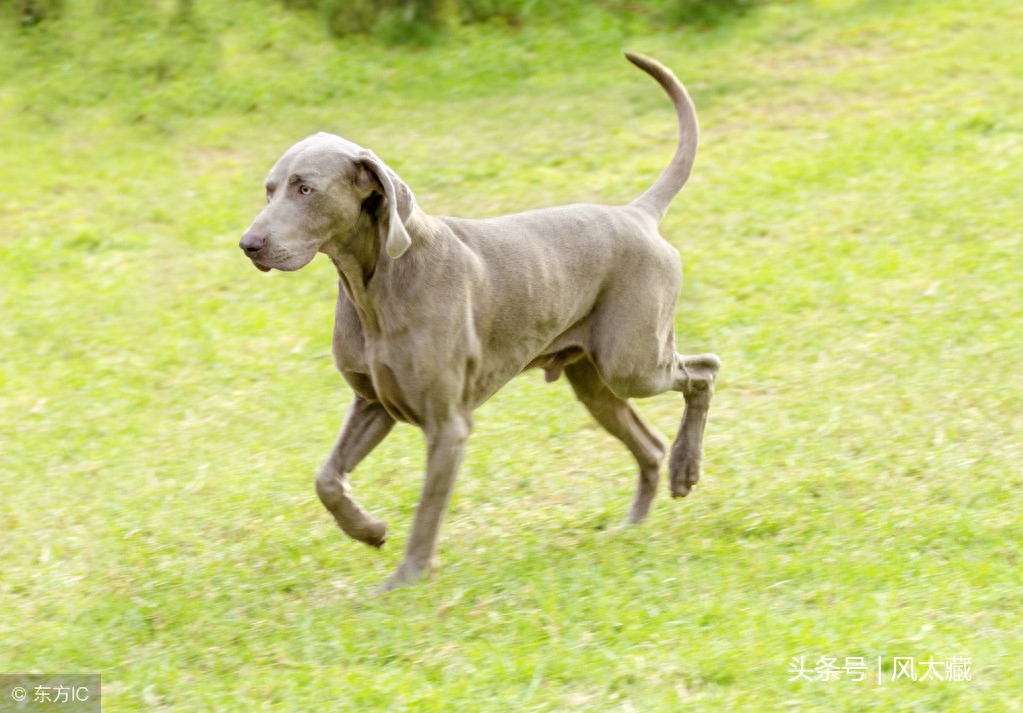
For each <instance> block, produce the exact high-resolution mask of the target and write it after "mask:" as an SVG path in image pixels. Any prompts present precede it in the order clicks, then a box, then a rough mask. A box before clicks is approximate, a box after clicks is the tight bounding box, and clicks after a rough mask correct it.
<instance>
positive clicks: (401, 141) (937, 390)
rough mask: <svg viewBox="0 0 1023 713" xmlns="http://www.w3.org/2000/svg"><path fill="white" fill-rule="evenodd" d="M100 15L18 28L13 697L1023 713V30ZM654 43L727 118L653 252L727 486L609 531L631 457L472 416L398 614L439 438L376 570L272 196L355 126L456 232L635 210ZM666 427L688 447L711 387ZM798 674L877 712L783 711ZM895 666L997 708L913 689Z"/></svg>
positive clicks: (1005, 19) (562, 424)
mask: <svg viewBox="0 0 1023 713" xmlns="http://www.w3.org/2000/svg"><path fill="white" fill-rule="evenodd" d="M71 5H72V6H71V7H70V8H69V10H68V12H69V13H70V14H71V15H70V17H69V18H68V20H67V22H65V23H61V24H57V25H47V23H43V24H42V25H40V26H39V27H37V28H34V29H33V30H31V31H29V32H27V31H21V30H17V29H15V26H14V25H13V23H6V24H5V26H4V27H3V28H2V29H0V43H2V44H3V46H4V51H3V52H2V53H0V76H3V77H6V79H5V80H4V83H3V84H2V85H0V155H2V156H3V159H4V170H3V171H2V172H0V224H2V225H3V226H4V228H5V229H4V231H3V234H2V236H0V314H2V317H0V492H2V501H0V530H2V532H3V537H0V558H2V559H0V562H2V563H3V567H4V574H3V577H2V579H0V644H2V645H0V670H2V671H8V672H16V671H66V672H71V671H96V672H101V673H102V674H103V680H104V699H105V702H106V708H107V709H108V710H117V711H121V710H124V711H135V710H139V711H142V710H145V711H152V710H157V711H161V710H166V711H172V710H173V711H179V710H181V711H193V710H195V711H201V710H209V711H232V710H239V711H242V710H244V711H252V710H294V711H306V710H309V711H312V710H323V709H325V708H331V709H339V710H395V711H398V710H415V711H429V710H438V711H439V710H473V711H476V710H479V711H505V710H516V711H518V710H521V711H554V710H558V711H561V710H587V711H657V710H663V711H678V710H693V711H704V710H727V711H767V710H789V709H792V710H813V711H817V710H820V711H836V710H841V711H868V710H870V711H872V710H893V711H1014V710H1016V711H1018V710H1021V709H1023V694H1021V691H1023V676H1021V674H1020V671H1019V668H1018V666H1017V665H1016V662H1017V661H1018V659H1019V658H1020V656H1021V655H1023V648H1021V644H1020V639H1019V635H1018V634H1019V627H1020V616H1019V612H1020V611H1021V610H1023V587H1021V586H1020V562H1019V542H1020V540H1021V538H1023V524H1021V520H1020V517H1019V514H1018V509H1017V508H1018V493H1019V492H1020V488H1021V487H1023V386H1021V384H1020V379H1019V374H1020V373H1021V370H1023V340H1021V339H1020V336H1019V332H1020V324H1021V323H1023V299H1021V298H1020V287H1019V285H1020V283H1021V278H1023V262H1021V260H1020V255H1023V232H1021V229H1020V220H1019V206H1020V205H1021V204H1023V169H1021V166H1023V121H1021V119H1020V118H1019V111H1018V107H1019V106H1020V102H1021V99H1023V81H1021V80H1020V77H1021V76H1023V59H1021V57H1020V55H1019V53H1018V51H1017V44H1018V37H1017V34H1018V33H1016V32H1015V29H1014V28H1016V27H1018V26H1019V25H1020V23H1021V22H1023V10H1021V9H1020V7H1019V6H1018V5H1017V4H1016V3H1011V2H1008V1H1007V0H992V1H991V2H988V3H971V2H966V1H965V0H933V1H931V2H923V1H922V0H911V1H908V2H904V3H899V4H897V5H896V6H891V5H890V4H883V3H877V2H853V1H852V0H828V1H824V0H821V1H820V2H814V3H810V2H801V3H786V4H769V5H766V6H763V7H760V8H758V9H757V10H756V11H755V12H753V13H751V14H749V15H746V16H745V17H743V18H741V19H739V20H736V21H734V22H732V23H729V24H726V25H723V26H720V27H718V28H716V29H714V30H711V31H706V32H693V31H686V30H677V31H653V30H651V29H649V28H647V27H646V26H644V25H642V24H639V22H638V20H637V21H632V20H627V19H622V18H621V17H618V18H611V17H610V16H604V15H601V14H592V15H589V16H586V17H583V18H581V19H580V20H579V22H578V24H576V25H574V26H573V27H571V28H558V27H549V26H527V27H524V28H522V29H520V30H517V31H515V32H509V31H504V30H499V29H492V28H486V27H484V28H466V29H463V30H460V31H459V32H458V34H457V35H456V37H455V38H454V39H452V40H450V41H448V42H446V43H441V44H439V45H437V46H434V47H431V48H429V49H425V50H408V49H401V50H398V49H389V48H386V47H382V46H379V45H376V44H373V43H371V42H368V41H363V40H358V39H346V40H345V41H344V42H341V43H336V42H332V41H330V40H328V39H327V38H326V37H325V36H324V30H323V29H322V27H321V25H320V23H319V21H318V20H317V18H315V17H312V16H304V15H301V14H299V15H294V14H286V13H284V12H282V11H280V10H276V9H273V8H270V9H267V7H266V6H265V5H263V4H259V3H255V2H243V1H242V0H237V1H236V2H231V3H224V4H222V5H221V6H217V7H213V6H205V5H204V6H203V7H202V8H200V20H201V25H200V27H199V28H198V29H195V28H191V29H190V28H181V27H173V26H170V27H168V26H166V24H165V23H163V22H162V21H161V22H156V21H153V20H152V19H151V18H144V17H141V18H140V17H124V16H115V17H111V16H96V15H95V14H93V13H91V12H90V11H88V10H87V9H82V8H81V7H80V6H79V5H75V4H71ZM168 12H169V10H168ZM75 13H79V14H78V15H77V16H76V15H75ZM101 40H102V41H101ZM622 48H627V49H636V50H641V51H644V52H647V53H649V54H652V55H654V56H656V57H659V58H661V59H662V60H664V61H665V62H666V63H667V64H669V65H670V66H672V67H673V68H674V69H675V70H676V72H677V73H678V74H679V76H680V77H681V78H682V79H683V80H684V81H685V82H686V83H687V85H688V86H689V87H690V89H691V91H692V93H693V96H694V99H695V101H696V103H697V106H698V109H699V112H700V118H701V123H702V127H703V142H702V146H701V153H700V158H699V161H698V163H697V167H696V171H695V174H694V177H693V180H692V181H691V183H690V185H689V186H688V187H687V188H686V190H685V192H684V193H683V194H682V196H680V198H679V199H678V200H677V201H676V203H675V205H674V207H673V209H672V211H671V213H670V214H669V216H668V218H667V219H666V220H665V222H664V224H663V225H662V232H663V234H664V235H665V236H666V238H667V239H668V240H670V241H671V242H672V243H673V244H674V245H676V246H677V247H678V248H679V250H680V251H681V253H682V255H683V260H684V263H685V266H686V275H687V280H686V284H685V286H684V289H683V295H682V298H681V302H680V305H679V311H678V328H679V348H680V350H682V351H685V352H690V353H692V352H695V351H704V350H711V351H715V352H717V353H718V354H719V355H720V356H721V357H722V358H723V360H724V363H725V366H724V369H723V371H722V376H721V381H720V383H719V388H718V392H717V394H716V396H715V402H714V404H713V408H712V412H711V421H710V425H709V430H708V442H707V460H706V464H705V465H706V471H707V474H706V477H705V479H704V480H703V481H702V482H701V483H700V485H699V486H698V488H697V489H696V491H695V492H694V494H693V495H692V496H690V497H689V498H688V499H687V500H685V501H674V502H673V501H670V500H669V499H668V498H666V497H663V495H664V492H663V490H662V498H661V499H659V500H658V502H657V503H656V504H655V508H654V513H653V515H652V517H651V520H650V522H649V523H648V524H646V525H644V526H642V527H639V528H632V529H628V530H617V529H614V527H613V526H614V525H615V524H616V523H617V522H618V520H619V518H620V517H621V516H622V515H623V514H624V511H625V508H626V506H627V504H628V501H629V498H630V495H631V490H632V487H633V479H634V465H633V463H632V462H631V459H630V457H629V456H628V455H627V453H625V451H624V449H623V448H621V447H620V446H619V444H617V443H616V442H614V441H613V440H612V439H611V438H610V437H609V436H607V435H605V434H604V433H603V432H602V431H600V430H599V429H598V428H597V427H595V426H594V425H593V424H592V422H591V421H590V419H589V418H588V416H587V415H586V414H585V412H584V410H583V409H582V407H581V406H579V405H577V404H576V403H575V402H574V400H573V399H572V398H571V395H570V391H569V389H568V388H567V386H566V385H565V384H564V382H558V383H556V384H553V385H546V384H544V383H543V379H542V378H541V377H540V375H539V373H538V372H536V373H530V374H527V375H526V376H524V377H522V378H520V379H518V380H516V381H514V382H512V383H511V384H510V385H509V386H508V387H507V388H506V389H505V390H504V391H502V392H501V393H500V394H499V395H498V396H497V397H495V398H494V399H493V400H492V401H491V402H490V403H488V404H487V405H486V406H484V407H483V408H482V409H480V411H479V412H478V413H477V417H476V429H475V433H474V436H473V439H472V441H471V444H470V452H469V455H468V457H467V460H466V464H465V466H464V467H463V470H462V475H461V477H460V480H459V485H458V488H457V490H456V493H455V496H454V501H453V503H452V507H451V511H450V514H449V517H448V519H447V522H446V525H445V528H444V531H443V539H442V544H441V557H442V562H443V567H442V569H441V570H440V571H439V572H438V573H437V575H435V576H434V578H433V579H432V580H431V581H430V582H428V583H426V584H425V585H423V586H419V587H416V588H413V589H409V590H404V591H401V592H398V593H395V594H393V595H391V596H388V597H385V598H382V599H377V598H374V597H373V596H372V592H373V590H374V589H375V587H376V586H378V585H379V584H380V582H381V581H382V579H383V578H384V577H385V576H386V574H387V573H388V572H389V571H390V570H391V569H393V568H394V566H395V565H396V564H397V561H398V559H399V557H400V553H401V551H402V549H403V546H404V537H405V534H406V532H407V530H408V527H409V525H410V522H411V518H412V515H413V512H414V507H415V503H416V497H417V489H418V484H419V481H420V471H421V468H422V466H423V455H422V451H423V443H422V439H421V437H420V435H419V434H418V433H417V432H416V431H415V430H414V429H411V428H408V427H399V428H398V429H396V430H395V432H394V433H393V434H392V435H391V436H390V437H389V438H388V440H387V441H386V442H385V443H384V444H383V445H382V446H381V447H380V448H378V449H377V450H376V451H375V452H374V453H373V454H372V455H371V456H370V458H369V459H368V460H367V461H366V462H365V463H364V464H363V466H362V467H361V468H360V469H359V470H358V471H357V472H356V474H355V477H354V484H355V488H356V491H357V492H358V493H359V494H361V498H362V500H363V501H364V502H365V503H366V504H367V506H368V507H370V509H371V510H373V511H374V512H375V513H377V514H379V515H381V516H382V517H385V518H386V519H387V520H388V521H389V523H390V525H391V528H392V533H393V536H392V540H391V542H389V543H388V545H387V546H386V547H385V548H384V549H383V550H382V551H381V552H379V553H378V552H374V551H372V550H370V549H368V548H366V547H364V546H361V545H357V544H354V543H352V542H349V541H347V540H346V539H344V538H343V537H342V535H341V534H340V533H339V532H337V531H336V529H335V528H334V526H333V524H332V521H331V520H330V518H329V516H328V515H327V514H326V512H325V511H324V510H323V509H322V507H321V506H320V504H319V502H318V501H317V499H316V496H315V493H314V490H313V487H312V475H313V473H314V472H315V470H316V468H317V467H318V466H319V464H320V462H321V460H322V459H323V458H324V457H325V456H326V454H327V450H328V448H329V445H330V442H331V440H332V438H333V436H334V434H335V432H336V429H337V427H338V424H339V421H340V418H341V416H342V414H343V411H344V408H345V405H346V403H347V400H348V398H349V393H348V391H347V389H346V388H345V386H344V385H343V382H342V381H341V380H340V378H339V377H338V376H337V375H336V373H335V372H334V370H333V366H332V363H331V360H330V356H329V337H330V327H331V317H332V304H333V300H334V297H335V280H334V279H333V278H332V268H331V267H330V266H329V264H328V263H327V262H326V261H325V260H323V259H317V260H316V261H314V263H313V264H312V265H311V266H310V267H308V268H306V269H305V270H304V271H302V272H300V273H297V274H291V275H284V274H279V273H270V274H269V275H263V274H261V273H257V272H256V271H255V270H253V269H252V267H251V266H250V265H249V264H248V262H247V261H246V260H244V259H243V258H242V256H241V255H240V253H239V252H238V250H237V248H236V243H237V239H238V237H239V235H240V233H241V232H242V231H243V230H244V228H245V227H246V226H247V225H248V223H249V221H250V220H251V218H252V217H253V216H254V215H255V214H256V212H257V211H258V210H259V208H260V204H261V202H262V190H261V181H262V179H263V177H264V175H265V173H266V171H267V170H268V169H269V167H270V165H271V164H272V163H273V161H274V160H275V159H276V157H277V156H278V155H279V154H280V152H281V151H283V150H284V149H285V148H287V146H289V145H290V144H291V143H292V142H293V141H295V140H297V139H298V138H301V137H302V136H304V135H306V134H307V133H310V132H312V131H314V130H319V129H327V130H332V131H336V132H339V133H342V134H344V135H345V136H347V137H349V138H351V139H353V140H355V141H357V142H359V143H361V144H363V145H366V146H370V147H373V148H374V149H375V150H376V151H377V153H378V154H379V155H380V156H381V157H383V158H384V160H386V161H387V162H388V163H389V164H390V165H391V166H392V167H393V168H395V169H396V170H397V171H398V173H399V174H400V175H401V176H402V177H403V178H404V179H405V180H406V181H407V182H408V183H409V185H410V186H412V188H413V190H415V191H416V193H417V196H418V199H419V202H420V204H421V205H422V206H423V207H424V208H425V209H426V210H428V211H430V212H433V213H448V214H458V215H467V216H483V215H490V214H494V213H498V212H504V211H511V210H517V209H524V208H528V207H535V206H539V205H551V204H556V203H562V202H567V201H574V200H587V201H594V200H600V201H605V202H617V201H626V200H629V199H631V198H632V197H634V196H635V195H637V194H638V192H640V191H641V190H642V189H643V188H644V187H645V186H647V185H648V184H649V183H650V182H651V181H652V180H653V178H654V177H655V176H656V174H657V173H658V172H659V171H660V170H661V168H663V166H664V165H665V164H666V162H667V160H668V157H669V156H670V153H671V150H672V147H673V144H674V130H673V122H672V117H671V112H670V107H669V105H668V103H667V101H666V100H665V98H664V97H663V96H662V95H661V93H660V90H659V89H657V87H656V85H654V84H653V83H652V82H651V81H650V80H649V79H647V78H645V77H643V76H642V75H641V74H639V73H637V72H636V71H635V70H634V69H633V68H631V67H630V66H629V65H628V64H627V63H626V62H625V61H624V60H623V59H622V58H621V56H620V50H621V49H622ZM640 408H641V410H642V411H643V412H644V414H645V415H646V416H647V417H648V419H649V420H650V421H651V422H652V423H653V424H655V425H656V426H657V427H658V428H660V429H661V430H662V431H663V432H664V433H666V434H668V435H671V434H672V433H673V432H674V428H675V427H676V426H677V422H678V419H679V417H680V414H681V402H680V399H678V398H676V397H675V396H666V397H663V398H656V399H650V400H647V401H644V402H643V403H641V404H640ZM799 656H803V657H805V659H806V661H807V663H808V664H810V665H813V664H815V663H816V662H817V661H818V660H819V659H820V658H821V657H834V658H837V659H838V662H839V664H841V663H842V662H844V659H845V658H846V657H861V656H862V657H865V659H866V660H867V663H868V664H869V665H870V666H871V667H873V666H876V661H877V658H878V657H882V660H883V663H884V667H885V669H884V674H885V682H884V685H881V686H878V685H877V682H876V674H875V673H874V669H873V668H871V673H870V675H868V676H867V679H866V680H865V681H864V682H861V683H857V682H855V681H852V680H849V679H848V678H845V679H843V680H838V681H829V682H824V681H817V682H806V681H802V682H800V681H795V682H790V681H789V680H788V679H789V678H790V677H791V676H792V674H791V673H790V672H789V667H790V662H791V661H792V658H793V657H799ZM895 656H903V657H914V658H915V660H916V661H917V673H918V675H919V674H920V673H922V668H921V666H920V663H919V662H920V661H923V660H925V659H927V658H929V657H933V658H934V659H938V660H944V659H945V658H949V657H952V656H964V657H968V658H970V660H971V674H972V679H973V680H972V681H969V682H967V681H960V682H954V681H948V682H936V681H916V682H913V681H909V680H906V679H900V680H898V681H891V677H892V674H893V673H894V669H893V660H892V659H893V657H895Z"/></svg>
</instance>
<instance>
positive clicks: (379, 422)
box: [316, 396, 394, 547]
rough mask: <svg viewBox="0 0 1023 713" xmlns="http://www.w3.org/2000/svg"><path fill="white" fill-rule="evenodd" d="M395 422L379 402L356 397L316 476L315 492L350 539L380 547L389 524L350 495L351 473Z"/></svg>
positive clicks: (385, 537) (385, 538)
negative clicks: (365, 508) (349, 478)
mask: <svg viewBox="0 0 1023 713" xmlns="http://www.w3.org/2000/svg"><path fill="white" fill-rule="evenodd" d="M393 426H394V419H393V418H391V416H390V415H389V414H388V413H387V411H385V410H384V407H383V406H381V405H380V404H379V403H378V402H376V401H369V400H367V399H364V398H363V397H361V396H356V397H355V399H353V400H352V404H351V406H349V407H348V415H347V416H345V421H344V424H343V425H342V426H341V433H339V434H338V437H337V441H335V442H334V449H333V450H332V451H331V453H330V457H329V458H328V459H327V462H326V463H324V464H323V467H322V468H321V469H320V472H319V473H318V474H317V476H316V493H317V495H319V496H320V501H321V502H322V503H323V505H324V506H325V507H326V508H327V510H329V511H330V514H331V515H333V516H334V519H335V520H337V524H338V526H339V527H340V528H341V529H342V530H343V531H344V532H345V534H347V535H348V536H349V537H351V538H353V539H356V540H359V541H360V542H365V543H366V544H367V545H372V546H373V547H380V546H382V545H383V544H384V541H385V540H387V524H386V523H385V522H384V521H383V520H379V519H377V518H375V517H373V516H372V515H370V514H369V513H368V512H366V510H364V509H363V507H362V506H361V505H359V503H358V502H356V500H355V498H353V497H352V495H351V486H350V485H349V484H348V474H349V473H351V472H352V471H353V470H355V466H357V465H358V464H359V462H360V461H361V460H362V459H363V458H365V457H366V456H367V455H368V454H369V452H370V451H372V450H373V449H374V448H375V447H376V446H377V444H378V443H380V441H382V440H384V438H385V437H386V436H387V434H388V433H390V432H391V428H392V427H393Z"/></svg>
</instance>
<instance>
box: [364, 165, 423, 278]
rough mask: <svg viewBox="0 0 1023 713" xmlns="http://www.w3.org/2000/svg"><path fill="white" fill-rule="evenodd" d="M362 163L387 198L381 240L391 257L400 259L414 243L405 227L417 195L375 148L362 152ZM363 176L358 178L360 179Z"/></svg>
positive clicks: (381, 223)
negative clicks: (385, 216)
mask: <svg viewBox="0 0 1023 713" xmlns="http://www.w3.org/2000/svg"><path fill="white" fill-rule="evenodd" d="M359 162H360V168H362V169H365V170H366V171H367V172H368V173H369V176H366V177H365V178H369V179H370V180H371V181H375V183H376V184H377V185H379V187H380V190H382V191H383V194H384V200H386V201H387V218H386V219H385V220H381V222H380V239H381V240H383V241H384V249H385V250H386V251H387V254H388V256H390V257H392V258H399V257H401V256H402V255H404V254H405V251H406V250H408V249H409V246H410V245H412V238H411V237H409V234H408V230H406V229H405V220H407V219H408V217H409V216H410V215H412V208H413V206H414V205H415V200H416V199H415V196H413V195H412V191H411V190H410V189H409V187H408V186H406V185H405V182H404V181H402V180H401V179H400V178H398V175H397V174H396V173H395V172H394V171H392V170H391V169H389V168H388V167H387V166H386V165H385V164H384V162H383V161H381V160H380V159H379V158H377V156H376V154H374V153H373V152H372V151H366V152H365V153H364V154H362V155H361V156H360V157H359ZM360 178H362V176H360ZM360 178H357V179H356V181H357V182H358V181H359V180H360ZM365 178H363V180H365Z"/></svg>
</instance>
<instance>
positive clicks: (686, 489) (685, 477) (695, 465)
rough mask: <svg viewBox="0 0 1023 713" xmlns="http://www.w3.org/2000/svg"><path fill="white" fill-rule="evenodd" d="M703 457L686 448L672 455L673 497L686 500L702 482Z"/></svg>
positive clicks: (669, 467) (670, 466)
mask: <svg viewBox="0 0 1023 713" xmlns="http://www.w3.org/2000/svg"><path fill="white" fill-rule="evenodd" d="M702 455H703V454H702V453H700V452H699V451H696V452H695V453H694V452H691V451H690V449H688V448H686V447H684V446H683V447H682V448H677V449H675V451H674V452H673V453H672V454H671V463H670V464H669V466H668V473H669V475H670V477H671V480H670V482H671V497H673V498H684V497H685V496H687V495H689V493H690V491H691V490H692V489H693V488H694V487H695V486H696V484H697V483H698V482H699V481H700V473H701V471H702V470H703V468H702V461H703V458H702V457H701V456H702Z"/></svg>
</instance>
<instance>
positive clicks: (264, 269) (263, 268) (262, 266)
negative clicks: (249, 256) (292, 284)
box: [252, 260, 273, 272]
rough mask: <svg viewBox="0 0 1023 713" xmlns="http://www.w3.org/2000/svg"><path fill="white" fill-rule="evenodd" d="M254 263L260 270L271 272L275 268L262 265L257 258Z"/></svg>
mask: <svg viewBox="0 0 1023 713" xmlns="http://www.w3.org/2000/svg"><path fill="white" fill-rule="evenodd" d="M252 264H253V265H255V266H256V269H257V270H259V271H260V272H270V270H271V269H273V268H270V267H268V266H266V265H260V264H259V263H258V262H256V261H255V260H253V261H252Z"/></svg>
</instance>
